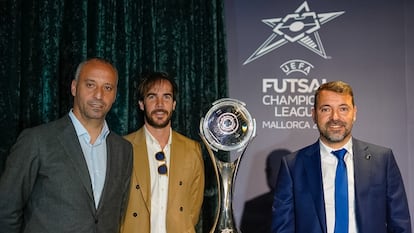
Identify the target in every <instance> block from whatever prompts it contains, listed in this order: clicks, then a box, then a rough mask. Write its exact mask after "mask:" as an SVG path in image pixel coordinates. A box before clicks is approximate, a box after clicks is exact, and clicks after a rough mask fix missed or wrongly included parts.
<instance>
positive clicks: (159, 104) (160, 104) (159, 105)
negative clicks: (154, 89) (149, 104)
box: [155, 98, 164, 107]
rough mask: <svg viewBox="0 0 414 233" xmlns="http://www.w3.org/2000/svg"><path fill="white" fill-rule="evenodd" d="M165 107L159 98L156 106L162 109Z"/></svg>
mask: <svg viewBox="0 0 414 233" xmlns="http://www.w3.org/2000/svg"><path fill="white" fill-rule="evenodd" d="M163 105H164V100H163V99H162V98H157V102H156V104H155V106H157V107H162V106H163Z"/></svg>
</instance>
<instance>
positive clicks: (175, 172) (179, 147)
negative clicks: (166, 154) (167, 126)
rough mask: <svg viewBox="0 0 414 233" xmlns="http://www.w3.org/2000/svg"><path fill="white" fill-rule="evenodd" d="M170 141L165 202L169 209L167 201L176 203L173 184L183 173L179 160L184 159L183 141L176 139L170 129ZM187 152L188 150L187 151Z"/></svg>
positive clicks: (177, 181)
mask: <svg viewBox="0 0 414 233" xmlns="http://www.w3.org/2000/svg"><path fill="white" fill-rule="evenodd" d="M171 141H172V142H174V143H173V144H171V153H170V172H169V174H168V175H169V181H168V202H167V209H170V207H169V206H168V204H169V203H176V202H175V201H174V200H173V198H174V197H177V195H176V194H175V193H176V191H177V190H176V187H178V186H177V185H175V184H179V183H180V182H182V181H180V177H182V175H181V174H183V172H185V171H183V166H182V164H180V162H179V161H181V162H183V161H185V159H184V158H182V156H183V155H184V154H186V151H185V147H184V145H183V143H182V142H181V141H180V140H178V138H177V137H176V132H174V131H172V137H171ZM187 153H188V152H187Z"/></svg>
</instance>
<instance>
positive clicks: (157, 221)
mask: <svg viewBox="0 0 414 233" xmlns="http://www.w3.org/2000/svg"><path fill="white" fill-rule="evenodd" d="M144 128H145V139H146V144H147V151H148V161H149V168H150V176H151V233H167V226H166V216H167V201H168V174H169V173H170V170H169V169H170V148H171V129H170V137H169V139H168V143H167V145H166V146H165V147H164V148H161V146H160V144H159V142H158V141H157V140H156V139H155V138H154V137H153V136H152V135H151V133H150V132H149V131H148V130H147V128H146V127H145V126H144ZM160 151H163V152H164V155H165V161H162V162H161V161H158V160H157V159H156V158H155V154H156V153H157V152H160ZM163 163H165V164H166V165H167V169H168V170H167V174H166V175H162V174H159V173H158V166H160V165H162V164H163Z"/></svg>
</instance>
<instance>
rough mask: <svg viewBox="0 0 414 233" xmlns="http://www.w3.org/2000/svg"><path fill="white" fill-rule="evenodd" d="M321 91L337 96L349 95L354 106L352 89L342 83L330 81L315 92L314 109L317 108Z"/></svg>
mask: <svg viewBox="0 0 414 233" xmlns="http://www.w3.org/2000/svg"><path fill="white" fill-rule="evenodd" d="M321 91H333V92H336V93H339V94H344V95H350V96H351V97H352V105H353V106H355V100H354V92H353V91H352V87H351V86H350V85H349V84H348V83H346V82H344V81H331V82H327V83H324V84H322V85H320V86H319V88H318V89H317V90H316V92H315V103H314V107H315V108H316V106H317V102H318V96H319V94H320V92H321Z"/></svg>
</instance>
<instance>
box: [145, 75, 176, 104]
mask: <svg viewBox="0 0 414 233" xmlns="http://www.w3.org/2000/svg"><path fill="white" fill-rule="evenodd" d="M163 80H164V81H167V82H169V83H170V84H171V86H172V89H173V96H172V97H173V100H174V101H176V99H177V95H178V87H177V84H176V83H175V81H174V79H173V77H171V76H170V75H169V74H168V73H165V72H148V73H145V74H143V75H142V78H141V82H140V84H139V86H138V100H140V101H142V100H144V98H145V95H146V94H147V93H148V91H149V89H151V87H153V86H154V84H155V83H156V82H161V81H163Z"/></svg>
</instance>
